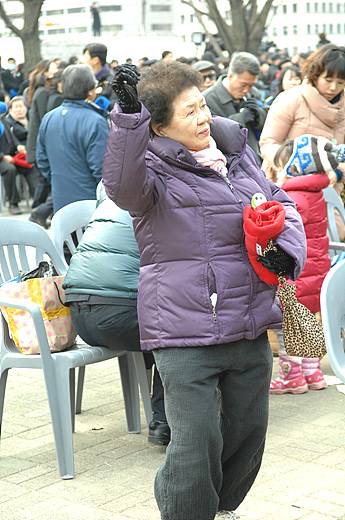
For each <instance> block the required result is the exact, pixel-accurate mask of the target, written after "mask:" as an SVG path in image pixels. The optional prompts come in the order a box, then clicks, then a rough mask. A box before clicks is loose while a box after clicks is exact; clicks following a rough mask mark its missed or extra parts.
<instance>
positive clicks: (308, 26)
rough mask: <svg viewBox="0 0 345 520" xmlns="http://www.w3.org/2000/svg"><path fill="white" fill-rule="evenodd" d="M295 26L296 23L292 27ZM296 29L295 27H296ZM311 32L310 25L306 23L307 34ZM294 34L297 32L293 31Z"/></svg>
mask: <svg viewBox="0 0 345 520" xmlns="http://www.w3.org/2000/svg"><path fill="white" fill-rule="evenodd" d="M295 27H296V25H294V28H295ZM296 29H297V27H296ZM310 33H311V26H310V25H309V24H308V25H307V34H310ZM294 34H297V33H294Z"/></svg>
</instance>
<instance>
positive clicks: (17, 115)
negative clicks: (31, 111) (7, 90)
mask: <svg viewBox="0 0 345 520" xmlns="http://www.w3.org/2000/svg"><path fill="white" fill-rule="evenodd" d="M8 112H9V114H10V115H11V116H12V117H13V119H15V120H16V121H20V120H21V119H24V118H25V117H26V114H27V112H28V109H27V106H26V105H25V102H24V98H23V96H15V97H13V98H12V99H11V100H10V102H9V104H8Z"/></svg>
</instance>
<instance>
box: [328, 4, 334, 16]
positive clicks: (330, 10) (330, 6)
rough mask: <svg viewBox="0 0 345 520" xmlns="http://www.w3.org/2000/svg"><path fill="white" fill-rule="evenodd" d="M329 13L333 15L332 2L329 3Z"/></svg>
mask: <svg viewBox="0 0 345 520" xmlns="http://www.w3.org/2000/svg"><path fill="white" fill-rule="evenodd" d="M328 11H329V12H330V13H333V4H332V2H329V4H328Z"/></svg>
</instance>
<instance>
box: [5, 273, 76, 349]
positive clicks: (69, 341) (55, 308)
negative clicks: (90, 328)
mask: <svg viewBox="0 0 345 520" xmlns="http://www.w3.org/2000/svg"><path fill="white" fill-rule="evenodd" d="M64 278H65V277H64V276H51V277H43V278H29V279H27V280H25V281H19V282H16V281H13V282H9V283H6V284H4V285H2V286H1V287H0V294H1V296H3V297H6V298H23V299H24V300H25V299H30V300H31V301H33V302H34V303H36V304H37V305H38V306H39V308H40V309H41V312H42V317H43V321H44V326H45V329H46V332H47V338H48V343H49V347H50V350H51V351H52V352H58V351H61V350H65V349H66V348H69V347H70V346H72V345H73V344H74V342H75V339H76V337H77V333H76V331H75V330H74V328H73V325H72V321H71V315H70V310H69V307H65V306H64V304H63V301H64V298H65V292H64V290H63V288H62V283H63V281H64ZM1 311H2V313H3V316H4V318H5V319H6V321H7V323H8V325H9V328H10V331H11V334H12V339H13V341H14V342H15V344H16V345H17V347H18V348H19V349H20V351H21V352H22V354H38V353H39V346H38V342H37V336H36V332H35V328H34V323H33V320H32V317H31V315H30V313H29V312H27V311H24V310H22V309H14V308H10V307H2V308H1Z"/></svg>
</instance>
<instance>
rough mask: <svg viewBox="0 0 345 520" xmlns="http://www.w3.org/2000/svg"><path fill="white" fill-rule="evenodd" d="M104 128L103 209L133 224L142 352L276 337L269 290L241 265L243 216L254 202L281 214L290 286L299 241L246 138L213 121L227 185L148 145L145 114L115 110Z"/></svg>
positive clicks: (177, 154)
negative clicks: (258, 196) (274, 206)
mask: <svg viewBox="0 0 345 520" xmlns="http://www.w3.org/2000/svg"><path fill="white" fill-rule="evenodd" d="M111 120H112V123H111V129H110V133H109V137H108V142H107V148H106V153H105V157H104V163H103V183H104V185H105V189H106V192H107V195H108V196H109V197H110V199H112V200H113V201H114V202H116V204H117V205H118V206H119V207H121V208H123V209H126V210H128V211H130V213H131V214H132V215H133V216H134V217H135V218H134V222H133V225H134V230H135V235H136V239H137V242H138V246H139V251H140V279H139V291H138V315H139V324H140V337H141V348H142V349H143V350H151V349H156V348H161V347H194V346H204V345H213V344H219V343H227V342H231V341H235V340H238V339H241V338H247V339H254V338H256V337H257V336H259V335H260V334H261V333H262V332H264V331H265V330H266V329H267V328H279V327H281V310H280V308H279V306H278V303H277V300H276V299H275V291H276V288H275V287H273V286H270V285H267V284H265V283H264V282H261V281H260V280H259V278H258V277H257V276H256V274H255V273H254V271H253V269H252V267H251V264H250V262H249V259H248V255H247V251H246V247H245V243H244V233H243V208H244V206H245V205H248V204H250V203H251V198H252V196H253V194H254V193H258V192H261V193H264V194H265V196H266V198H267V200H272V199H274V200H277V201H279V202H282V203H283V204H284V207H285V209H286V224H285V228H284V230H283V232H282V233H281V235H280V236H279V237H278V239H277V240H276V243H278V244H279V245H280V246H281V247H282V248H283V249H285V250H286V251H288V252H289V254H290V255H292V256H293V257H294V258H295V260H296V268H295V272H294V273H290V275H291V277H293V279H295V278H297V277H298V275H299V274H300V272H301V270H302V269H303V266H304V263H305V259H306V240H305V234H304V229H303V225H302V222H301V218H300V216H299V214H298V213H297V211H296V209H295V205H294V203H293V201H292V200H291V199H290V198H289V197H288V196H287V195H286V194H285V192H284V191H282V190H281V189H280V188H278V187H277V186H276V185H275V184H273V183H272V182H271V181H269V180H268V179H266V178H265V176H264V173H263V172H262V171H261V170H260V168H259V166H258V164H257V161H256V158H255V155H254V152H253V151H252V150H251V149H250V148H249V147H247V146H246V136H247V131H246V130H245V129H243V128H242V127H241V126H240V125H239V124H238V123H235V122H233V121H230V120H228V119H225V118H222V117H214V118H213V119H212V122H211V135H212V136H213V138H214V139H215V141H216V143H217V146H218V148H219V149H220V150H221V151H222V152H223V153H224V155H225V156H226V157H227V161H228V168H229V173H228V179H229V181H230V184H227V183H226V181H225V180H224V179H222V178H221V177H220V176H219V175H218V174H217V173H216V172H215V171H213V170H211V169H210V168H208V167H202V166H200V164H199V163H197V162H196V160H195V159H194V157H193V156H192V155H191V154H190V153H189V152H188V150H187V149H186V148H185V147H184V146H182V145H181V144H179V143H178V142H176V141H174V140H172V139H169V138H166V137H156V136H155V137H154V139H152V140H150V138H149V120H150V115H149V113H148V111H147V110H146V108H145V107H144V106H142V110H141V113H138V114H124V113H122V111H121V109H120V108H119V106H118V105H117V104H116V105H115V107H114V109H113V111H112V112H111ZM214 293H216V294H217V302H216V304H215V305H213V304H212V303H211V299H210V295H212V294H214Z"/></svg>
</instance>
